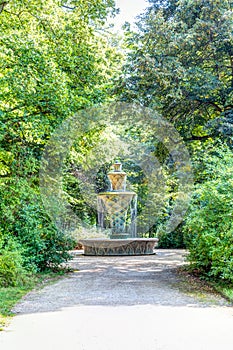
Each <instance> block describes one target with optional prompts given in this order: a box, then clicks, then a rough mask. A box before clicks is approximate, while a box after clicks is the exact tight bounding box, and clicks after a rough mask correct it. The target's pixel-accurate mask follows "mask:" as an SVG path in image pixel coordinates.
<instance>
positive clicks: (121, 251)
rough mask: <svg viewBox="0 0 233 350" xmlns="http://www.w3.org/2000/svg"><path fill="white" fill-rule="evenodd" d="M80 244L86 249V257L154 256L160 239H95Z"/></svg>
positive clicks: (82, 241) (83, 240)
mask: <svg viewBox="0 0 233 350" xmlns="http://www.w3.org/2000/svg"><path fill="white" fill-rule="evenodd" d="M79 242H80V243H81V244H82V245H83V247H84V255H89V256H126V255H152V254H155V251H154V248H155V247H156V246H157V244H158V238H124V239H119V238H117V239H109V238H106V239H105V238H93V239H82V240H80V241H79Z"/></svg>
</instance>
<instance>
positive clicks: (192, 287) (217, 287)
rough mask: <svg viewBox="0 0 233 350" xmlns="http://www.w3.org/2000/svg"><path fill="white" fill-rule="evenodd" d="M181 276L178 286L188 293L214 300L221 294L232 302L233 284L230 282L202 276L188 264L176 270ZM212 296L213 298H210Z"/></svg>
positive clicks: (203, 298) (206, 299)
mask: <svg viewBox="0 0 233 350" xmlns="http://www.w3.org/2000/svg"><path fill="white" fill-rule="evenodd" d="M178 274H179V276H180V277H181V279H180V282H179V283H178V284H179V288H180V289H181V290H182V291H183V292H185V293H186V294H189V295H190V296H196V297H197V298H198V299H202V301H208V302H211V301H213V302H214V299H215V297H216V296H222V297H223V298H224V299H226V300H227V301H229V302H230V303H232V304H233V284H232V283H230V282H227V281H226V282H224V281H222V282H219V281H215V280H213V279H210V278H204V277H203V276H201V275H200V274H198V273H196V272H195V271H192V270H190V268H189V266H185V267H182V268H180V269H179V270H178ZM212 297H213V298H212Z"/></svg>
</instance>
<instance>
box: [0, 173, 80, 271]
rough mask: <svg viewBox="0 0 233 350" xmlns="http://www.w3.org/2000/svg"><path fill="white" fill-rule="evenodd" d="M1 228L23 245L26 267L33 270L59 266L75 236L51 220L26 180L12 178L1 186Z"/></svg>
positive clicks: (65, 257)
mask: <svg viewBox="0 0 233 350" xmlns="http://www.w3.org/2000/svg"><path fill="white" fill-rule="evenodd" d="M0 196H1V201H0V209H1V212H2V215H1V217H0V229H1V230H2V232H4V235H5V236H7V237H11V238H13V239H14V240H15V241H17V242H18V244H19V245H20V246H21V247H22V248H23V249H22V252H21V256H22V258H23V266H24V267H26V268H27V269H30V270H31V271H43V270H45V269H47V268H55V269H56V268H57V267H58V266H59V265H61V264H62V263H63V262H65V261H67V260H68V259H69V258H70V255H69V253H68V251H69V250H70V249H72V248H73V247H74V246H75V241H74V239H73V238H72V237H71V236H69V235H68V234H67V235H64V234H63V233H62V232H60V231H59V230H58V229H57V228H56V227H55V225H54V224H53V223H52V222H51V220H50V218H49V217H48V215H47V213H46V211H45V210H44V208H43V204H42V202H41V199H40V195H39V193H38V192H37V190H36V188H34V187H33V186H32V184H30V183H28V182H27V181H26V180H24V179H19V178H18V179H11V180H9V181H8V182H7V186H2V191H1V194H0Z"/></svg>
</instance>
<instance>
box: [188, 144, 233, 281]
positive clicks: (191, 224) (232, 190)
mask: <svg viewBox="0 0 233 350" xmlns="http://www.w3.org/2000/svg"><path fill="white" fill-rule="evenodd" d="M206 168H207V172H206V174H208V177H207V180H206V181H205V182H204V183H202V184H199V185H198V186H197V188H196V191H195V193H194V196H193V200H192V205H191V210H190V213H189V215H188V217H187V220H186V224H185V228H184V232H185V242H186V245H187V247H188V249H189V257H188V258H189V260H190V262H191V266H192V267H193V268H195V269H197V270H198V271H199V272H200V273H202V274H204V275H207V276H210V277H212V278H217V279H222V280H227V281H231V282H233V221H232V218H233V159H232V152H231V151H229V150H228V149H226V150H223V149H220V150H219V151H218V155H212V156H211V157H210V156H208V157H206Z"/></svg>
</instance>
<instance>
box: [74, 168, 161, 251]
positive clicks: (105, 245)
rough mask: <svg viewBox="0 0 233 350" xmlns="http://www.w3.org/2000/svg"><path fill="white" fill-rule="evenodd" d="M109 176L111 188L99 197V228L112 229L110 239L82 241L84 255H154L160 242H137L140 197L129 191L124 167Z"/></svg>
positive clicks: (142, 239)
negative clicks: (138, 200) (155, 248)
mask: <svg viewBox="0 0 233 350" xmlns="http://www.w3.org/2000/svg"><path fill="white" fill-rule="evenodd" d="M113 167H114V170H113V171H110V172H109V173H108V178H109V180H110V184H111V188H110V190H109V191H108V192H101V193H99V194H98V196H97V211H98V224H99V226H100V228H101V229H102V230H106V229H108V228H109V229H110V232H111V233H110V236H109V237H108V238H106V239H105V238H104V239H103V238H95V239H83V240H81V241H80V242H81V243H82V244H83V246H84V254H85V255H145V254H146V255H147V254H154V247H155V245H156V243H157V241H158V239H157V238H137V230H136V220H137V195H136V193H135V192H129V191H126V173H125V172H124V171H122V167H121V163H119V162H116V163H115V164H113Z"/></svg>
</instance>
